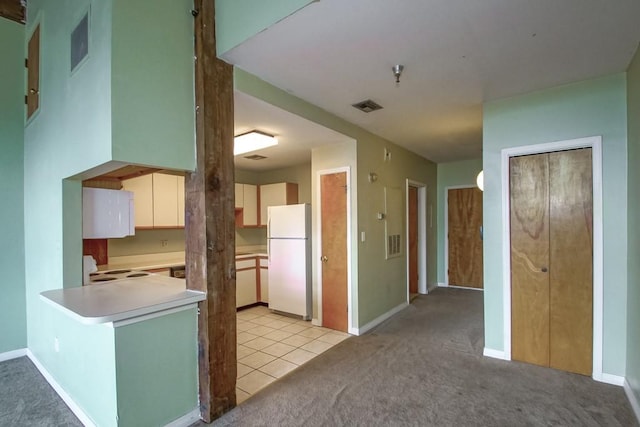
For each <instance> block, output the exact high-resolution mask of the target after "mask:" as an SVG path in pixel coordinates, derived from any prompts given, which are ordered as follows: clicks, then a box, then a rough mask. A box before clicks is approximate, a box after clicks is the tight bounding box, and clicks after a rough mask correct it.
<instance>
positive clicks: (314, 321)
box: [311, 319, 322, 326]
mask: <svg viewBox="0 0 640 427" xmlns="http://www.w3.org/2000/svg"><path fill="white" fill-rule="evenodd" d="M311 324H312V325H313V326H322V322H320V320H318V319H311Z"/></svg>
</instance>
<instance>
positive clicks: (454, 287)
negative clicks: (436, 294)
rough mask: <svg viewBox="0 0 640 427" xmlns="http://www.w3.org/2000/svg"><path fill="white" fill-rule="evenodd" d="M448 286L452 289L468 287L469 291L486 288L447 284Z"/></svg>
mask: <svg viewBox="0 0 640 427" xmlns="http://www.w3.org/2000/svg"><path fill="white" fill-rule="evenodd" d="M447 287H448V288H451V289H466V290H468V291H484V288H471V287H469V286H452V285H447Z"/></svg>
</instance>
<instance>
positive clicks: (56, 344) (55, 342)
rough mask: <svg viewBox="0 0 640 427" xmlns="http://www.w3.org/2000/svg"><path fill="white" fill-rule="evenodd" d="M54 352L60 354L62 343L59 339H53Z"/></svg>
mask: <svg viewBox="0 0 640 427" xmlns="http://www.w3.org/2000/svg"><path fill="white" fill-rule="evenodd" d="M53 351H55V352H56V353H60V341H59V340H58V338H57V337H56V338H54V339H53Z"/></svg>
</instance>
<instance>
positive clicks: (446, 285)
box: [438, 283, 449, 288]
mask: <svg viewBox="0 0 640 427" xmlns="http://www.w3.org/2000/svg"><path fill="white" fill-rule="evenodd" d="M438 287H439V288H448V287H449V285H448V284H447V283H438Z"/></svg>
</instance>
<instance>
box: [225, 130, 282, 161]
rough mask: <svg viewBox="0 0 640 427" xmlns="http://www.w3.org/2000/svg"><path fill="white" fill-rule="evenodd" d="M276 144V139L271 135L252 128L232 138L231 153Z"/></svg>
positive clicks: (237, 153)
mask: <svg viewBox="0 0 640 427" xmlns="http://www.w3.org/2000/svg"><path fill="white" fill-rule="evenodd" d="M274 145H278V139H277V138H276V137H274V136H272V135H269V134H266V133H264V132H260V131H257V130H252V131H250V132H247V133H243V134H242V135H238V136H236V137H235V138H234V139H233V155H234V156H237V155H239V154H244V153H248V152H250V151H256V150H260V149H262V148H267V147H271V146H274Z"/></svg>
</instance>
